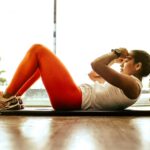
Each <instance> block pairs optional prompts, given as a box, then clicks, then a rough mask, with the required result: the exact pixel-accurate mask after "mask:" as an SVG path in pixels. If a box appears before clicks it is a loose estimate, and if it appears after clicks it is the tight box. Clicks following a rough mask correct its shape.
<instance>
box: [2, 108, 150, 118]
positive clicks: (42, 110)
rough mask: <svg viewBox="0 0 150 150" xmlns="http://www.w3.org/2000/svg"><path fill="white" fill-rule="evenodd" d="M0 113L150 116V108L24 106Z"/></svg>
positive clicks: (20, 114) (22, 114)
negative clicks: (66, 108) (23, 107)
mask: <svg viewBox="0 0 150 150" xmlns="http://www.w3.org/2000/svg"><path fill="white" fill-rule="evenodd" d="M0 115H7V116H8V115H9V116H11V115H17V116H150V110H142V109H141V110H140V109H126V110H119V111H118V110H114V111H111V110H101V111H92V110H86V111H85V110H74V111H55V110H53V109H52V108H38V107H37V108H36V107H34V108H25V109H23V110H7V111H6V110H5V111H0Z"/></svg>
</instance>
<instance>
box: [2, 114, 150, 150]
mask: <svg viewBox="0 0 150 150" xmlns="http://www.w3.org/2000/svg"><path fill="white" fill-rule="evenodd" d="M149 148H150V117H131V116H128V117H125V116H124V117H115V116H112V117H108V116H100V117H99V116H97V117H96V116H91V117H90V116H86V117H83V116H82V117H79V116H78V117H75V116H74V117H64V116H63V117H52V116H47V117H44V116H42V117H40V116H36V117H35V116H0V150H82V149H85V150H108V149H110V150H149Z"/></svg>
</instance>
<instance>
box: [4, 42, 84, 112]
mask: <svg viewBox="0 0 150 150" xmlns="http://www.w3.org/2000/svg"><path fill="white" fill-rule="evenodd" d="M39 77H41V79H42V81H43V84H44V86H45V88H46V91H47V93H48V95H49V98H50V100H51V104H52V107H53V108H54V109H55V110H74V109H81V102H82V93H81V90H80V89H79V88H78V86H77V85H76V84H75V83H74V81H73V79H72V77H71V76H70V74H69V72H68V71H67V69H66V68H65V66H64V65H63V64H62V63H61V61H60V60H59V59H58V58H57V57H56V55H54V54H53V53H52V52H51V51H50V50H49V49H47V48H46V47H44V46H42V45H40V44H36V45H33V46H32V47H31V48H30V49H29V51H28V52H27V53H26V55H25V57H24V58H23V60H22V62H21V63H20V65H19V66H18V68H17V70H16V72H15V74H14V76H13V78H12V81H11V83H10V84H9V86H8V87H7V89H6V92H7V93H8V94H10V95H22V94H23V93H24V92H25V91H26V90H27V89H28V88H29V87H30V86H31V85H32V84H33V83H34V82H35V81H36V80H37V79H38V78H39Z"/></svg>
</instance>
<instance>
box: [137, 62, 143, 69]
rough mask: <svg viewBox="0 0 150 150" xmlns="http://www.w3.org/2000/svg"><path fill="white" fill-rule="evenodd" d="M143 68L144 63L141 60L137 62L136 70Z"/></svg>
mask: <svg viewBox="0 0 150 150" xmlns="http://www.w3.org/2000/svg"><path fill="white" fill-rule="evenodd" d="M141 69H142V63H141V62H139V63H137V64H136V71H138V70H141Z"/></svg>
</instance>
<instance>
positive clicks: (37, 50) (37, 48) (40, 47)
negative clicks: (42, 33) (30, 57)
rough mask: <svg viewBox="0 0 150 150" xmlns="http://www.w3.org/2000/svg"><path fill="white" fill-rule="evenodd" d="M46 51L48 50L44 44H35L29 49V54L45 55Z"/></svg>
mask: <svg viewBox="0 0 150 150" xmlns="http://www.w3.org/2000/svg"><path fill="white" fill-rule="evenodd" d="M45 51H48V49H47V48H46V47H45V46H43V45H42V44H34V45H32V46H31V48H30V49H29V51H28V53H30V54H39V53H44V52H45Z"/></svg>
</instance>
